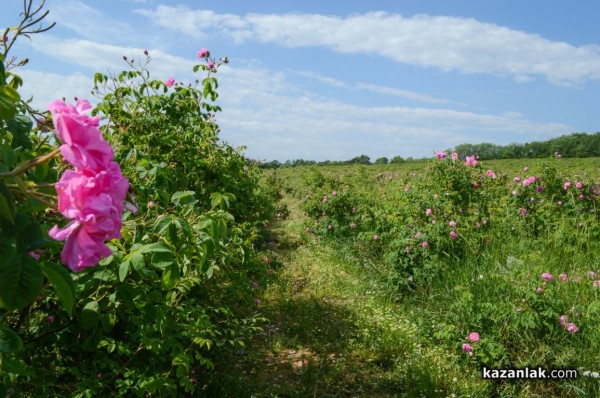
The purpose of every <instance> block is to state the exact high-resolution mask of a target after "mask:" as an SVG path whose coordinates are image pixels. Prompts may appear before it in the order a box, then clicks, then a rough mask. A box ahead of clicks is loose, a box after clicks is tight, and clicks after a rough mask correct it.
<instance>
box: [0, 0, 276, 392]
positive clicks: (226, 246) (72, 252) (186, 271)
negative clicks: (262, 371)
mask: <svg viewBox="0 0 600 398" xmlns="http://www.w3.org/2000/svg"><path fill="white" fill-rule="evenodd" d="M29 9H31V7H30V8H29ZM40 10H41V7H40V9H39V10H37V11H35V13H38V12H40ZM38 17H39V15H38V16H37V17H36V16H35V14H31V13H30V12H29V11H28V9H27V8H26V9H25V12H24V14H23V22H22V23H21V24H19V25H18V26H20V27H22V29H24V30H26V29H29V28H30V25H28V23H29V22H32V21H35V23H36V24H37V23H39V21H40V20H41V19H37V18H38ZM42 18H43V17H42ZM43 30H45V28H40V29H39V31H40V32H41V31H43ZM30 33H31V32H30ZM22 34H23V33H22V31H16V32H15V35H14V38H13V39H16V38H17V37H19V36H20V35H22ZM13 39H11V40H13ZM11 45H12V41H11V42H10V45H7V46H2V48H3V49H4V52H3V54H2V57H1V59H0V61H2V62H0V65H1V66H2V68H0V153H1V154H2V156H0V256H1V258H2V261H1V262H0V364H1V366H2V373H1V374H0V395H1V396H4V395H20V396H21V395H22V396H46V395H52V396H54V395H61V396H62V395H68V396H96V395H110V396H124V395H136V396H143V395H156V394H159V395H164V394H166V395H177V394H180V395H194V394H196V393H197V391H199V389H200V388H201V385H200V382H199V380H202V379H203V377H201V376H202V375H204V376H207V375H208V374H209V372H210V369H211V367H212V358H213V357H214V355H218V351H219V350H221V349H222V347H224V346H236V345H237V346H241V345H243V344H244V341H245V340H247V339H248V338H249V337H250V336H251V335H252V334H253V333H254V332H256V331H257V330H258V329H259V324H260V322H261V321H262V318H260V317H259V316H258V314H257V313H256V303H257V301H256V300H259V301H260V297H259V296H260V294H261V289H260V286H264V282H263V281H264V274H265V272H266V267H267V263H266V262H264V261H261V260H260V259H259V258H258V256H257V253H256V251H255V248H256V247H258V244H259V242H260V238H261V235H262V234H263V230H264V224H265V222H266V221H267V220H269V219H270V218H271V217H272V216H273V213H272V211H273V205H272V202H273V197H272V194H273V192H272V191H269V190H267V189H263V188H261V187H260V186H259V185H258V179H259V172H258V169H257V168H256V167H255V166H254V165H253V164H251V163H249V162H248V161H247V160H246V159H245V158H244V156H243V155H242V154H241V153H239V152H238V151H237V150H234V149H233V148H231V147H230V146H228V145H227V144H225V143H223V142H221V141H220V140H219V138H218V132H219V130H218V126H217V125H216V123H215V113H216V112H218V111H219V110H220V109H219V107H218V106H216V105H214V104H213V103H212V101H214V100H215V99H216V98H217V92H216V88H217V80H216V78H215V77H214V75H215V74H216V73H217V71H218V69H219V68H220V67H221V66H222V65H223V64H225V63H227V62H228V60H227V59H226V58H223V59H221V60H220V61H218V62H217V61H216V60H214V59H212V58H211V57H210V53H209V52H208V51H206V52H203V55H202V57H201V59H200V64H198V65H196V66H195V67H194V71H195V72H199V71H200V72H204V73H206V74H207V77H206V78H205V79H203V80H202V82H201V83H199V85H200V87H193V86H191V85H184V84H183V83H182V82H176V81H174V79H173V80H168V81H167V82H163V81H160V80H153V79H152V78H151V77H150V72H149V70H148V68H147V65H148V63H149V62H150V60H151V57H150V52H149V51H147V50H144V54H145V56H146V62H145V63H141V64H139V66H136V65H135V64H134V63H133V61H132V60H129V59H128V58H127V57H124V58H125V62H126V64H127V67H128V69H129V70H126V71H123V72H121V73H119V74H116V75H115V76H114V77H113V75H111V76H108V75H102V74H96V75H95V79H94V80H95V83H96V87H95V88H94V90H93V93H94V94H95V95H96V96H97V97H98V98H99V100H100V103H99V104H98V106H97V107H96V108H94V109H92V106H91V104H90V103H89V102H87V101H86V100H83V99H80V100H78V101H77V102H76V104H75V105H71V104H67V103H64V102H63V101H55V102H53V103H52V104H51V105H50V106H49V111H50V113H49V114H48V113H40V112H38V111H36V110H33V109H31V108H29V107H28V105H27V103H25V102H23V101H21V100H20V97H19V95H18V91H17V89H18V88H19V86H20V84H21V79H20V78H19V77H18V76H17V75H15V74H14V73H13V72H12V71H9V69H10V68H11V67H14V66H15V65H11V64H7V61H6V60H8V59H9V58H7V57H6V54H7V51H8V50H9V49H10V47H11ZM201 52H202V50H201ZM10 62H14V61H10ZM90 111H91V115H89V114H88V112H90ZM32 119H35V120H37V121H38V123H37V125H34V123H32ZM102 119H104V120H105V121H106V122H105V123H100V121H101V120H102ZM52 127H54V130H52ZM52 134H55V137H56V139H57V140H58V141H59V143H60V146H59V147H58V148H56V147H55V146H56V145H55V141H54V140H53V138H52ZM59 155H61V158H62V159H63V160H64V161H65V162H66V164H68V167H67V168H65V167H64V166H65V164H63V163H59V162H58V161H57V156H59ZM128 191H130V192H131V193H133V195H132V196H135V200H136V201H137V203H139V205H136V204H134V203H130V202H125V203H124V200H125V199H126V195H127V193H128ZM129 200H130V201H131V202H133V198H132V197H130V198H129ZM126 209H127V210H129V211H125V210H126ZM65 219H66V222H65ZM50 238H54V239H50ZM63 242H64V243H63ZM60 262H63V263H64V264H66V265H68V267H69V268H70V269H71V270H73V271H76V273H69V271H68V270H67V268H65V267H64V266H63V265H61V264H60ZM269 266H271V265H269ZM90 352H93V353H94V355H89V354H88V353H90ZM192 374H196V375H197V376H196V377H191V375H192Z"/></svg>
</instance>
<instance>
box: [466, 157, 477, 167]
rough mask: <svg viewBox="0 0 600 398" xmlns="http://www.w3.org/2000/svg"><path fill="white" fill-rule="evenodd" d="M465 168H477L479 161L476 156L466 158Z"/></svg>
mask: <svg viewBox="0 0 600 398" xmlns="http://www.w3.org/2000/svg"><path fill="white" fill-rule="evenodd" d="M465 166H467V167H469V166H472V167H475V166H477V159H475V156H467V157H466V158H465Z"/></svg>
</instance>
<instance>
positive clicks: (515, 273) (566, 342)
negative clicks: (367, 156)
mask: <svg viewBox="0 0 600 398" xmlns="http://www.w3.org/2000/svg"><path fill="white" fill-rule="evenodd" d="M560 162H561V163H560V169H561V171H562V172H565V173H567V174H570V175H572V176H575V175H587V176H588V177H589V178H595V179H597V177H598V161H597V159H584V160H575V159H563V160H561V161H560ZM543 164H544V161H525V160H523V161H517V162H515V161H510V162H509V161H496V162H489V163H486V166H485V167H486V168H491V169H494V170H495V171H496V172H504V173H507V174H508V175H509V176H511V175H512V174H515V175H517V174H519V175H523V173H524V172H523V167H525V166H528V167H529V168H530V170H531V171H530V173H531V174H532V175H534V174H535V173H537V170H538V169H541V167H542V165H543ZM408 166H410V167H413V166H415V164H406V165H399V166H398V165H393V166H392V165H388V166H370V167H360V166H351V167H335V166H334V167H318V168H315V167H310V168H299V169H284V170H278V171H277V172H276V173H277V176H278V177H279V178H281V179H282V182H283V185H284V188H285V192H286V195H285V196H284V199H283V201H282V203H283V204H284V205H285V206H287V208H288V209H289V210H290V216H289V217H288V218H287V219H285V220H282V221H279V222H278V223H277V224H276V225H275V226H274V227H273V229H272V231H273V234H274V239H273V242H272V245H271V247H270V248H269V249H270V250H269V253H272V254H273V255H274V256H275V258H276V261H274V263H276V264H279V266H277V267H274V268H272V269H271V270H270V274H269V278H268V286H265V287H263V288H264V290H263V291H262V293H263V296H262V302H261V304H260V307H259V309H260V311H261V313H262V315H264V316H265V317H266V318H268V319H269V322H268V323H267V324H266V325H265V326H264V330H263V332H262V333H261V334H259V335H258V336H256V338H255V339H254V341H253V342H252V344H251V345H249V346H247V347H245V348H244V349H243V350H239V351H236V352H232V351H224V352H223V357H222V361H217V363H216V369H215V372H214V373H212V374H208V375H207V384H206V391H207V395H209V396H232V397H234V396H235V397H238V396H240V397H243V396H248V397H311V396H314V397H346V396H352V397H355V396H356V397H420V396H423V397H520V398H534V397H550V396H553V397H571V396H576V397H595V396H598V394H599V393H600V389H599V384H598V383H597V380H596V379H593V378H589V377H580V378H579V379H578V380H562V381H549V380H518V381H501V380H495V381H488V380H482V378H481V367H482V365H483V364H486V365H488V366H490V365H492V366H494V365H496V366H498V367H512V368H514V367H524V366H530V367H534V366H542V367H545V368H548V369H550V368H556V367H561V368H572V367H578V368H582V369H584V370H591V371H598V370H600V360H599V359H598V358H599V355H598V354H599V353H600V327H599V326H598V325H599V324H600V322H598V321H600V304H598V294H599V293H598V292H599V290H598V289H597V288H595V287H593V286H592V279H590V277H589V276H588V273H589V272H590V271H595V272H598V271H599V270H600V260H599V259H598V256H597V253H598V251H599V250H600V242H599V241H598V240H597V237H595V236H593V235H589V236H588V235H587V234H588V232H587V226H581V227H579V228H577V229H573V228H572V227H569V226H568V223H567V221H568V220H557V221H556V225H557V226H558V227H557V228H556V229H555V230H552V231H551V232H550V233H546V234H544V235H542V236H539V237H536V238H534V237H533V236H532V237H531V239H524V236H527V232H526V231H521V230H515V231H512V232H511V229H510V228H508V227H509V226H510V224H507V227H506V228H504V229H503V228H499V229H497V230H494V232H493V233H492V234H490V235H489V236H488V237H487V238H488V239H489V244H488V245H487V247H486V248H485V250H483V251H481V252H479V253H478V254H476V255H468V254H467V255H465V256H464V257H461V258H458V257H456V258H454V257H448V258H446V259H445V260H441V261H442V262H443V263H442V264H439V267H440V272H439V274H438V275H437V277H436V278H433V279H431V280H430V281H429V282H428V283H426V284H415V285H414V286H413V287H412V288H409V289H404V290H398V289H397V287H396V286H395V283H396V282H397V280H396V279H394V277H395V274H394V270H393V269H391V268H390V267H388V266H385V265H384V263H383V262H381V261H380V260H377V256H376V253H375V252H372V251H364V250H363V246H360V245H357V241H356V240H355V239H336V240H333V239H322V238H317V237H315V236H314V235H308V234H306V232H305V228H306V218H305V217H304V216H303V215H302V209H301V202H302V200H303V199H304V197H305V196H306V194H307V193H310V192H311V189H312V188H311V187H310V186H309V184H310V179H311V178H313V177H314V175H315V170H318V172H319V173H321V174H323V175H325V176H326V177H327V178H340V179H343V180H344V181H352V183H353V184H355V186H360V187H361V189H363V190H364V191H365V194H366V193H367V192H369V193H370V194H372V192H379V191H378V190H379V189H381V188H380V187H377V186H375V188H373V184H375V183H374V181H377V179H376V178H374V177H376V176H377V174H378V173H388V172H390V173H392V176H393V177H395V176H397V175H398V174H401V175H405V174H407V173H411V172H419V173H420V172H423V173H425V172H426V169H425V167H426V165H423V164H418V166H419V167H420V168H421V169H420V170H416V169H413V168H409V167H408ZM565 170H566V171H565ZM394 173H395V174H394ZM392 182H393V181H392ZM361 184H362V185H361ZM403 184H404V183H403V182H400V183H398V184H396V185H394V184H392V183H390V184H388V185H385V186H384V188H383V189H384V192H385V190H386V189H387V190H390V189H399V188H401V187H402V186H403ZM376 195H379V193H377V194H376ZM442 258H443V257H442ZM543 272H550V273H552V274H553V275H555V278H557V277H558V275H559V274H561V273H563V272H564V273H567V274H568V276H569V281H568V282H565V283H562V282H559V281H558V280H557V279H555V280H554V281H551V282H549V283H548V284H547V286H544V285H543V280H542V279H541V278H540V275H541V274H542V273H543ZM542 287H543V290H542V292H541V293H538V292H537V289H538V288H542ZM563 314H567V315H568V316H569V319H570V320H572V321H574V322H576V323H577V324H578V325H579V326H580V328H581V330H580V332H578V333H577V334H569V333H567V332H566V330H565V329H564V328H563V327H561V326H560V325H559V324H558V318H559V316H560V315H563ZM473 331H477V332H478V333H480V335H481V340H480V341H479V342H478V343H474V344H472V345H473V346H474V351H473V352H474V355H473V356H472V357H471V356H469V355H468V354H466V353H465V352H463V351H462V350H461V346H462V344H463V343H464V342H466V337H467V335H468V334H469V333H470V332H473ZM217 375H218V376H217ZM223 375H226V376H223Z"/></svg>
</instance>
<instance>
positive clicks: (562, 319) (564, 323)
mask: <svg viewBox="0 0 600 398" xmlns="http://www.w3.org/2000/svg"><path fill="white" fill-rule="evenodd" d="M559 322H560V324H561V325H562V326H565V327H566V326H567V316H566V315H561V316H560V318H559Z"/></svg>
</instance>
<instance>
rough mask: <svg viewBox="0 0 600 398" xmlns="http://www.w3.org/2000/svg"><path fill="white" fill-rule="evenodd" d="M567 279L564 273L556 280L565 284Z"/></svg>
mask: <svg viewBox="0 0 600 398" xmlns="http://www.w3.org/2000/svg"><path fill="white" fill-rule="evenodd" d="M568 279H569V278H568V277H567V274H565V273H564V272H563V273H562V274H560V275H559V276H558V280H559V281H561V282H566V281H567V280H568Z"/></svg>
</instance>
